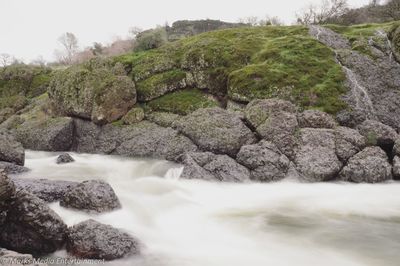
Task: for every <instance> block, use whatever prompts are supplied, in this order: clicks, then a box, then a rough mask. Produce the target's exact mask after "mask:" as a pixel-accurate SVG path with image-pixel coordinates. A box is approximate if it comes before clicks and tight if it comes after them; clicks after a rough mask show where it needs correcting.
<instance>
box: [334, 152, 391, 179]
mask: <svg viewBox="0 0 400 266" xmlns="http://www.w3.org/2000/svg"><path fill="white" fill-rule="evenodd" d="M340 178H341V179H342V180H343V181H350V182H356V183H363V182H365V183H377V182H383V181H386V180H390V179H391V178H392V166H391V165H390V163H389V160H388V157H387V155H386V153H385V152H384V151H383V150H382V149H381V148H379V147H367V148H365V149H364V150H362V151H361V152H359V153H357V154H356V155H355V156H354V157H352V158H351V159H350V160H349V161H348V163H347V165H346V166H345V167H344V168H343V169H342V171H341V172H340Z"/></svg>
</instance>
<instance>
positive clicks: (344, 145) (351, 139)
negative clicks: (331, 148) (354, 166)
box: [335, 127, 367, 162]
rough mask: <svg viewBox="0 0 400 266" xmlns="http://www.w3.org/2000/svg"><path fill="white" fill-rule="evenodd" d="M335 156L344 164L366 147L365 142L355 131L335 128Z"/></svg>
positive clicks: (346, 128)
mask: <svg viewBox="0 0 400 266" xmlns="http://www.w3.org/2000/svg"><path fill="white" fill-rule="evenodd" d="M335 143H336V155H337V156H338V157H339V159H340V160H341V161H342V162H346V161H347V160H348V159H350V158H351V157H353V156H354V155H355V154H357V153H358V152H360V151H361V150H363V149H364V148H365V146H366V145H367V140H366V138H365V137H364V136H362V135H361V134H360V133H359V132H358V131H357V130H355V129H351V128H348V127H337V128H335Z"/></svg>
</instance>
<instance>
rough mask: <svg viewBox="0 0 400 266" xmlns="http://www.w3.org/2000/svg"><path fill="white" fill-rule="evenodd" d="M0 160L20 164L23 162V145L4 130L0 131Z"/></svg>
mask: <svg viewBox="0 0 400 266" xmlns="http://www.w3.org/2000/svg"><path fill="white" fill-rule="evenodd" d="M0 161H5V162H9V163H15V164H18V165H21V166H23V165H24V163H25V151H24V147H22V144H21V143H19V142H17V141H16V140H15V139H14V137H12V136H11V135H9V134H7V133H5V132H0Z"/></svg>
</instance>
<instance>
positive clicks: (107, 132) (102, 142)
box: [73, 120, 197, 160]
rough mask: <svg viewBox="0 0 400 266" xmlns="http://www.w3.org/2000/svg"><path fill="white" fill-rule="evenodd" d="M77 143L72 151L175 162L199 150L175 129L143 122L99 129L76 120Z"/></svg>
mask: <svg viewBox="0 0 400 266" xmlns="http://www.w3.org/2000/svg"><path fill="white" fill-rule="evenodd" d="M75 128H76V130H75V132H76V141H75V145H74V147H73V150H75V151H77V152H87V153H105V154H111V153H112V154H115V155H122V156H132V157H152V158H162V159H169V160H174V159H175V158H176V157H177V156H179V155H180V154H183V153H185V152H190V151H195V150H197V147H196V145H194V144H193V142H192V141H191V140H190V139H189V138H187V137H185V136H182V135H181V134H179V133H178V132H177V131H175V130H173V129H172V128H163V127H160V126H158V125H156V124H153V123H149V122H147V121H143V122H140V123H137V124H135V125H132V126H127V127H116V126H113V125H106V126H102V127H101V126H97V125H95V124H93V123H91V122H88V121H83V120H76V121H75Z"/></svg>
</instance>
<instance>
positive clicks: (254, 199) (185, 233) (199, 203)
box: [26, 151, 400, 266]
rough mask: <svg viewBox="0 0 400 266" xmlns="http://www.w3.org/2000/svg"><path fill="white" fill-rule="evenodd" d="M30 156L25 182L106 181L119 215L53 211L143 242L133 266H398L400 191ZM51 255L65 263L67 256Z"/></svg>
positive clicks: (160, 164)
mask: <svg viewBox="0 0 400 266" xmlns="http://www.w3.org/2000/svg"><path fill="white" fill-rule="evenodd" d="M72 155H73V157H74V158H75V159H76V162H74V163H71V164H66V165H56V163H55V160H56V154H52V153H44V152H31V151H28V152H27V160H26V165H27V167H29V168H31V169H32V171H31V172H30V173H29V174H27V176H28V177H40V178H49V179H59V180H71V181H81V180H86V179H95V178H101V179H104V180H105V181H107V182H109V183H110V184H111V185H112V186H113V188H114V190H115V191H116V193H117V195H118V197H119V199H120V200H121V203H122V206H123V207H122V209H121V210H118V211H114V212H111V213H107V214H102V215H89V214H86V213H84V212H77V211H72V210H68V209H65V208H62V207H60V206H59V205H58V203H54V204H51V207H52V208H53V209H54V210H55V211H56V212H57V213H58V214H59V215H60V216H61V217H62V218H63V219H64V221H65V222H66V223H67V224H68V225H73V224H76V223H78V222H80V221H84V220H86V219H88V218H93V219H95V220H98V221H100V222H102V223H106V224H111V225H113V226H114V227H117V228H121V229H123V230H125V231H127V232H128V233H131V234H132V235H134V236H136V237H137V238H138V239H140V241H141V242H142V243H143V247H142V255H141V256H139V257H130V258H125V259H122V260H118V261H114V262H110V263H107V265H135V266H244V265H251V266H269V265H271V266H314V265H316V266H317V265H321V266H356V265H357V266H372V265H374V266H398V265H399V264H400V252H399V250H400V184H398V183H387V184H375V185H368V184H362V185H354V184H344V183H341V184H334V183H325V184H304V183H299V182H294V181H283V182H280V183H273V184H256V183H253V184H221V183H209V182H202V181H198V180H179V174H180V172H181V168H180V166H179V165H175V164H172V163H169V162H165V161H154V160H147V161H145V160H134V159H126V158H120V157H111V156H100V155H82V154H81V155H78V154H72ZM54 256H66V254H65V251H60V252H57V253H56V254H55V255H54Z"/></svg>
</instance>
